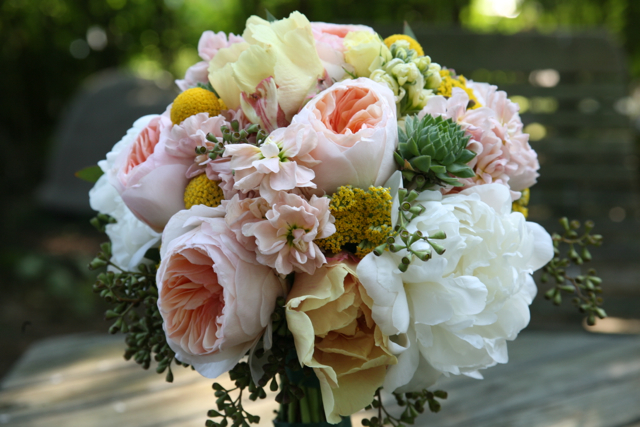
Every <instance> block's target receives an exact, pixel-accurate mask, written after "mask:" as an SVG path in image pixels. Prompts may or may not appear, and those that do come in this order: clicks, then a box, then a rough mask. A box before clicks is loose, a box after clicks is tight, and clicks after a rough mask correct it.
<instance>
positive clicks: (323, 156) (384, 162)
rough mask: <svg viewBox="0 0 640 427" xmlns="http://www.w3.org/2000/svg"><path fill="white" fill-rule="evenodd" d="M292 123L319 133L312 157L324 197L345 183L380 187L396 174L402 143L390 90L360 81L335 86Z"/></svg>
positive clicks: (371, 82) (366, 80)
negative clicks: (397, 151)
mask: <svg viewBox="0 0 640 427" xmlns="http://www.w3.org/2000/svg"><path fill="white" fill-rule="evenodd" d="M292 124H302V125H305V126H308V127H310V128H311V129H313V130H314V131H315V132H317V134H318V145H317V146H316V148H315V149H314V150H313V151H311V153H310V154H311V156H312V157H313V158H314V159H316V160H319V161H320V162H321V163H320V164H319V165H317V166H314V167H313V171H314V172H315V175H316V176H315V178H314V179H313V182H314V183H315V184H316V185H317V186H318V190H319V193H321V192H322V191H324V192H326V193H327V194H331V193H334V192H335V191H336V190H337V189H338V187H340V186H342V185H353V186H354V187H359V188H369V186H371V185H375V186H380V185H382V184H384V183H385V181H386V180H387V179H388V178H389V177H390V176H391V174H392V173H393V172H394V171H395V170H396V165H395V162H394V160H393V151H394V150H395V149H396V146H397V144H398V124H397V117H396V104H395V100H394V97H393V93H392V92H391V90H390V89H389V88H388V87H386V86H383V85H381V84H379V83H376V82H374V81H373V80H370V79H367V78H359V79H356V80H347V81H343V82H340V83H336V84H334V85H333V86H331V87H330V88H329V89H327V90H325V91H324V92H322V93H320V94H318V96H316V97H315V98H314V99H312V100H311V101H310V102H309V103H308V104H307V105H305V106H304V107H303V108H302V110H301V111H300V112H299V113H298V114H297V115H296V116H294V118H293V121H292Z"/></svg>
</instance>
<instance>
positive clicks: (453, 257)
mask: <svg viewBox="0 0 640 427" xmlns="http://www.w3.org/2000/svg"><path fill="white" fill-rule="evenodd" d="M417 202H418V203H420V204H421V205H423V206H424V207H425V211H424V213H423V214H421V215H420V216H419V217H417V218H415V219H414V220H413V221H412V222H411V223H410V225H409V226H408V231H409V232H411V233H413V232H416V231H418V230H419V231H421V232H422V233H423V234H424V235H430V234H433V233H435V232H437V231H438V230H442V231H444V232H445V233H446V235H447V238H446V239H445V240H442V241H439V243H441V245H442V246H443V247H444V248H445V249H446V251H445V252H444V253H443V255H441V256H439V255H437V254H435V252H434V253H433V258H432V259H431V260H429V261H427V262H421V261H419V260H415V261H414V262H413V263H412V264H411V265H410V266H409V268H408V269H407V271H406V272H405V273H402V272H400V270H399V269H398V268H397V266H398V264H399V263H400V260H401V259H402V257H403V256H406V255H407V254H406V251H400V252H397V253H392V252H389V251H387V252H384V253H383V255H382V256H380V257H376V256H375V255H374V254H369V255H367V256H366V257H365V258H364V259H363V260H362V262H361V263H360V264H359V265H358V277H359V278H360V280H361V282H362V284H363V285H364V286H365V288H366V289H367V293H368V294H369V295H370V296H371V297H372V298H373V300H374V306H373V309H372V311H373V319H374V320H375V321H376V323H377V324H378V325H379V326H380V328H381V330H382V332H383V333H384V334H386V335H396V336H397V337H396V339H395V341H396V343H397V344H398V345H399V346H400V347H403V349H404V352H402V353H401V354H400V355H399V356H398V365H396V366H394V367H392V368H390V370H389V371H388V374H387V378H386V380H385V385H384V387H385V388H386V389H387V390H390V391H391V390H395V389H398V388H400V390H402V391H408V390H418V389H422V388H425V387H428V386H429V385H431V384H432V383H433V382H434V381H435V380H436V379H437V377H438V375H439V374H440V373H445V374H455V375H458V374H465V375H468V376H471V377H475V378H481V375H480V374H479V373H478V370H479V369H484V368H488V367H490V366H493V365H495V364H497V363H506V362H507V359H508V356H507V346H506V341H507V340H513V339H515V338H516V336H517V335H518V333H519V332H520V330H522V329H523V328H524V327H525V326H527V324H528V323H529V309H528V305H529V304H531V301H532V300H533V297H534V296H535V294H536V286H535V283H534V282H533V278H532V277H531V273H533V272H534V271H535V270H537V269H539V268H541V267H542V266H544V265H545V264H546V263H547V262H548V261H549V260H550V259H551V258H552V256H553V247H552V242H551V237H550V236H549V234H548V233H547V232H546V231H545V230H544V229H543V228H542V227H541V226H539V225H538V224H535V223H532V222H527V221H525V218H524V216H522V214H520V213H517V212H514V213H512V212H511V197H510V194H509V190H508V189H507V188H506V187H505V186H502V185H499V184H487V185H483V186H476V187H472V188H470V189H467V190H464V191H463V192H461V193H459V194H455V195H447V196H442V195H441V194H440V193H439V192H435V191H425V192H423V193H421V194H420V196H419V198H418V199H417ZM396 209H397V208H396ZM427 246H428V244H427V243H426V242H424V241H419V242H417V243H415V244H414V245H413V249H415V250H420V249H426V247H427Z"/></svg>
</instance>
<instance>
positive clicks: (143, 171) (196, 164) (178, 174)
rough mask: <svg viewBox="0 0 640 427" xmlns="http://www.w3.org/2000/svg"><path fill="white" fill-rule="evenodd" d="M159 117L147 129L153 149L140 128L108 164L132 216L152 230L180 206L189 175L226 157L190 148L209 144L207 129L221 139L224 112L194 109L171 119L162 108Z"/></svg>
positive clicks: (158, 230) (191, 175)
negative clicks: (195, 111) (211, 156)
mask: <svg viewBox="0 0 640 427" xmlns="http://www.w3.org/2000/svg"><path fill="white" fill-rule="evenodd" d="M161 123H162V126H161V130H159V131H154V132H153V133H148V135H153V138H154V139H153V141H154V142H156V143H155V145H154V146H153V150H151V148H150V146H151V142H148V138H147V139H143V138H142V136H144V135H145V133H144V132H143V133H142V134H141V137H140V138H138V140H137V141H136V144H134V145H133V148H132V149H131V150H128V151H126V152H124V151H123V152H122V153H121V157H120V158H119V159H118V161H117V162H116V167H115V168H114V169H116V170H117V172H116V175H117V177H116V179H115V183H114V184H113V185H114V186H115V187H116V189H117V190H118V192H119V193H120V195H121V196H122V200H124V202H125V204H126V205H127V207H128V208H129V209H130V210H131V211H132V212H133V213H134V214H135V215H136V217H137V218H138V219H140V220H141V221H143V222H145V223H146V224H148V225H149V226H150V227H151V228H153V229H154V230H155V231H157V232H161V231H162V230H163V228H164V226H165V225H166V224H167V222H168V221H169V219H170V218H171V217H172V216H173V215H174V214H175V213H176V212H178V211H180V210H182V209H184V207H185V206H184V190H185V188H186V187H187V184H188V182H189V179H191V178H193V177H195V176H197V175H199V174H201V173H205V172H209V173H207V176H208V177H209V178H211V176H210V175H213V171H212V168H208V165H209V164H211V163H216V162H219V163H224V164H226V163H228V162H227V161H226V160H224V159H221V158H219V159H216V160H215V161H212V160H211V159H209V157H208V156H206V155H198V154H196V151H195V149H196V147H199V146H205V147H210V146H211V145H212V143H211V142H210V141H208V140H207V134H209V133H211V134H212V135H214V136H216V137H218V138H219V139H220V140H221V139H222V132H221V131H220V127H221V126H223V125H229V123H228V122H227V121H226V119H225V117H224V116H215V117H209V114H208V113H200V114H196V115H194V116H191V117H189V118H187V119H186V120H184V121H183V122H182V123H180V124H179V125H172V124H171V121H170V119H169V118H168V113H165V114H163V116H162V122H161ZM158 129H160V128H158ZM144 141H147V142H144ZM136 147H141V148H138V149H136ZM149 153H151V154H149ZM224 171H225V167H224V166H223V167H222V168H221V169H220V171H219V173H218V174H217V175H218V176H220V175H224ZM229 172H230V170H229Z"/></svg>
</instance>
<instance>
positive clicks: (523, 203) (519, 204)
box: [511, 188, 531, 218]
mask: <svg viewBox="0 0 640 427" xmlns="http://www.w3.org/2000/svg"><path fill="white" fill-rule="evenodd" d="M530 196H531V192H530V191H529V189H528V188H525V189H524V190H522V196H521V197H520V198H519V199H518V200H516V201H515V202H513V204H512V205H511V210H512V211H513V212H520V213H521V214H522V215H524V217H525V218H527V217H528V216H529V208H528V206H529V198H530Z"/></svg>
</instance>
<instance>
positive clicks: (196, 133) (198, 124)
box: [162, 113, 231, 178]
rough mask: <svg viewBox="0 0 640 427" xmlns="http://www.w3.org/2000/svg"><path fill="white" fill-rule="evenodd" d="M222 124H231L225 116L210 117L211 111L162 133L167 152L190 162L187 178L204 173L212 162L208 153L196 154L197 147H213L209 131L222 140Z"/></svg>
mask: <svg viewBox="0 0 640 427" xmlns="http://www.w3.org/2000/svg"><path fill="white" fill-rule="evenodd" d="M222 126H231V125H230V124H229V122H227V121H226V119H225V117H224V116H222V115H220V116H215V117H209V113H199V114H196V115H194V116H191V117H188V118H186V119H185V120H184V121H183V122H182V123H180V124H179V125H175V126H173V127H172V128H171V130H170V131H168V132H165V133H164V134H163V135H162V138H163V140H164V144H165V147H166V148H165V149H166V151H167V153H169V154H170V155H172V156H174V157H177V158H180V159H184V161H185V162H189V163H190V164H189V170H188V171H187V178H193V177H194V176H197V175H199V174H201V173H203V172H204V171H205V169H206V167H207V165H208V164H209V163H211V162H212V160H211V159H210V158H209V157H208V155H207V154H200V155H196V154H195V153H196V151H195V150H196V148H197V147H206V148H213V145H214V143H213V142H211V141H209V140H208V139H207V134H209V133H210V134H212V135H213V136H215V137H216V138H219V140H220V141H221V140H222V131H221V130H220V128H221V127H222ZM216 161H223V160H222V159H216V160H214V161H213V162H216Z"/></svg>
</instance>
